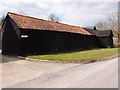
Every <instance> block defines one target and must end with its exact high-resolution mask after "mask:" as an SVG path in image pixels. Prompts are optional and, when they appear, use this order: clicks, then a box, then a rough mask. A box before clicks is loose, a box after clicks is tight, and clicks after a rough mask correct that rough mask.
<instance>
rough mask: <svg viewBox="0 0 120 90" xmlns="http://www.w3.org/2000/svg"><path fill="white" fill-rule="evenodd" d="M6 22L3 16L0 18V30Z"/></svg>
mask: <svg viewBox="0 0 120 90" xmlns="http://www.w3.org/2000/svg"><path fill="white" fill-rule="evenodd" d="M4 20H5V16H2V17H1V18H0V28H1V27H2V24H3V22H4Z"/></svg>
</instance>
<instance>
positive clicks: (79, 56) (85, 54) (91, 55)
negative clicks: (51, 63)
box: [27, 48, 118, 61]
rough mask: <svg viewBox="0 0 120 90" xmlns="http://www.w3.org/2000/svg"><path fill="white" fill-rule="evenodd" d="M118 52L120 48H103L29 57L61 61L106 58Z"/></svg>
mask: <svg viewBox="0 0 120 90" xmlns="http://www.w3.org/2000/svg"><path fill="white" fill-rule="evenodd" d="M117 54H118V48H103V49H93V50H85V51H76V52H69V53H57V54H49V55H34V56H27V58H33V59H42V60H60V61H84V60H97V59H104V58H108V57H111V56H115V55H117Z"/></svg>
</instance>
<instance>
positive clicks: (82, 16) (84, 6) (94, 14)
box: [0, 0, 117, 26]
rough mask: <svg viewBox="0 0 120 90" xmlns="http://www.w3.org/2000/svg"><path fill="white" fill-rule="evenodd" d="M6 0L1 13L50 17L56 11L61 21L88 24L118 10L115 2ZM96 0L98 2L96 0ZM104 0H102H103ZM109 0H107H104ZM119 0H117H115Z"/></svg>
mask: <svg viewBox="0 0 120 90" xmlns="http://www.w3.org/2000/svg"><path fill="white" fill-rule="evenodd" d="M57 1H58V2H56V0H46V1H44V0H19V1H18V0H4V1H1V3H0V6H1V7H0V11H1V12H0V15H3V14H6V13H7V12H14V13H21V12H23V13H24V14H25V15H29V16H33V17H38V18H42V19H48V16H49V14H51V13H54V14H56V15H58V16H59V17H60V18H61V22H63V23H67V24H71V25H79V26H88V25H94V24H95V23H97V22H98V21H100V20H104V19H105V18H106V17H107V16H108V15H110V14H112V13H114V12H117V3H115V2H97V1H96V0H94V2H91V1H93V0H88V1H90V2H83V1H82V2H80V1H81V0H79V2H75V1H74V2H70V0H68V1H69V2H67V1H66V2H60V1H61V0H57ZM95 1H96V2H95ZM101 1H102V0H101ZM104 1H107V0H104ZM113 1H117V0H113Z"/></svg>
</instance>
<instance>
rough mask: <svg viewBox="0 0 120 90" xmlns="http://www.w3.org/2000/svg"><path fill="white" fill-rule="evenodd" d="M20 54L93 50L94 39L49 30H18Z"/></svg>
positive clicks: (93, 37)
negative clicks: (19, 34)
mask: <svg viewBox="0 0 120 90" xmlns="http://www.w3.org/2000/svg"><path fill="white" fill-rule="evenodd" d="M20 32H21V36H22V35H24V36H25V35H27V36H28V37H22V38H21V49H20V50H21V54H23V55H26V54H47V53H56V52H66V51H75V50H85V49H90V48H95V47H96V45H95V42H94V41H95V40H94V39H96V37H95V36H92V35H82V34H75V33H68V32H58V31H49V30H31V29H20Z"/></svg>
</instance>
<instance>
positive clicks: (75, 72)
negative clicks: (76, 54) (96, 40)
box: [3, 58, 118, 88]
mask: <svg viewBox="0 0 120 90" xmlns="http://www.w3.org/2000/svg"><path fill="white" fill-rule="evenodd" d="M3 87H10V88H117V87H118V58H114V59H111V60H107V61H100V62H96V63H90V64H70V63H69V64H62V63H47V62H39V61H28V60H17V61H11V62H5V63H3Z"/></svg>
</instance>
